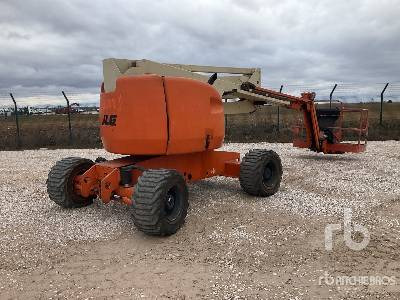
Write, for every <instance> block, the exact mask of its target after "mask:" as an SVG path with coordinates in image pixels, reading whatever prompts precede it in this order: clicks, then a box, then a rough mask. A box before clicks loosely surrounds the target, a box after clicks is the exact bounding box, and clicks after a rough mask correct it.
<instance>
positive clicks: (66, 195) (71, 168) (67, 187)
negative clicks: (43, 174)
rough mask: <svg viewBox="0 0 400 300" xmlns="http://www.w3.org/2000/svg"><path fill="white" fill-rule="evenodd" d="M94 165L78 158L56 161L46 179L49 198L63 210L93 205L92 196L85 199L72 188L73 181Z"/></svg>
mask: <svg viewBox="0 0 400 300" xmlns="http://www.w3.org/2000/svg"><path fill="white" fill-rule="evenodd" d="M93 165H94V163H93V161H91V160H90V159H86V158H80V157H67V158H64V159H62V160H60V161H58V162H57V163H56V164H55V165H54V166H53V167H52V168H51V170H50V172H49V175H48V177H47V181H46V184H47V193H48V194H49V198H50V199H51V200H52V201H54V202H55V203H57V204H58V205H60V206H61V207H64V208H78V207H84V206H87V205H90V204H92V203H93V199H94V198H95V197H94V196H91V197H88V198H85V197H82V196H80V195H78V194H77V193H76V192H75V188H74V179H75V177H76V176H78V175H82V174H83V173H85V172H86V171H87V170H89V169H90V168H91V167H92V166H93Z"/></svg>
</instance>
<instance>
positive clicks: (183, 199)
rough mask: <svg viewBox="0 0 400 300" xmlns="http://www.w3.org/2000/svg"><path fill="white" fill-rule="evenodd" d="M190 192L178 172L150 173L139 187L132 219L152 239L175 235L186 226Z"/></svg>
mask: <svg viewBox="0 0 400 300" xmlns="http://www.w3.org/2000/svg"><path fill="white" fill-rule="evenodd" d="M188 206H189V202H188V190H187V186H186V182H185V180H184V179H183V177H182V175H181V174H179V173H178V172H177V171H175V170H167V169H149V170H146V171H144V172H143V174H142V176H140V177H139V179H138V182H137V184H136V186H135V191H134V194H133V204H132V216H133V221H134V223H135V225H136V227H137V228H138V229H139V230H140V231H142V232H144V233H146V234H149V235H161V236H165V235H171V234H174V233H175V232H177V231H178V230H179V228H180V227H181V226H182V225H183V223H184V222H185V218H186V214H187V210H188Z"/></svg>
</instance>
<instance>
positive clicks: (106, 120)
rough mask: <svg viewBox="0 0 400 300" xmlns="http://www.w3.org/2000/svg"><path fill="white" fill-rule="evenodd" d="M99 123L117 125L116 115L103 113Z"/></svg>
mask: <svg viewBox="0 0 400 300" xmlns="http://www.w3.org/2000/svg"><path fill="white" fill-rule="evenodd" d="M101 125H108V126H115V125H117V115H104V117H103V122H102V123H101Z"/></svg>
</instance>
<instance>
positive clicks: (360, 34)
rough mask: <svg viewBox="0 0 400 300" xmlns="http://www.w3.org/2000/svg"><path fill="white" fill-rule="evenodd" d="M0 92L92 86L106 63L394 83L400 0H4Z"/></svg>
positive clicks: (271, 78) (270, 81) (272, 81)
mask: <svg viewBox="0 0 400 300" xmlns="http://www.w3.org/2000/svg"><path fill="white" fill-rule="evenodd" d="M0 45H1V47H0V89H13V88H17V87H23V88H27V89H37V88H43V89H48V88H54V87H55V88H64V87H70V88H76V89H85V90H86V89H87V90H96V89H97V87H98V86H99V84H100V82H101V80H102V79H101V78H102V71H101V68H102V66H101V61H102V59H103V58H107V57H118V58H130V59H140V58H147V59H152V60H156V61H160V62H171V63H190V64H206V65H222V66H243V67H261V68H262V72H263V84H264V85H266V86H279V85H280V84H281V83H283V84H288V83H290V84H307V83H313V84H314V83H320V84H330V83H333V82H350V83H354V82H355V83H382V82H396V81H397V82H399V81H400V76H399V75H400V73H399V71H400V1H398V0H397V1H396V0H392V1H391V0H380V1H378V0H375V1H373V0H337V1H317V0H315V1H314V0H307V1H294V0H293V1H292V0H281V1H275V0H273V1H267V0H212V1H211V0H210V1H206V0H204V1H202V0H199V1H189V0H188V1H173V0H171V1H168V0H158V1H148V0H146V1H141V0H130V1H128V0H127V1H123V0H118V1H115V0H114V1H104V0H98V1H87V0H83V1H79V0H69V1H61V0H60V1H57V0H37V1H35V0H1V1H0Z"/></svg>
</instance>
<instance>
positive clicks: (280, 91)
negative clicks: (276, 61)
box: [276, 85, 283, 132]
mask: <svg viewBox="0 0 400 300" xmlns="http://www.w3.org/2000/svg"><path fill="white" fill-rule="evenodd" d="M282 89H283V85H281V88H280V89H279V93H282ZM279 113H280V106H279V105H278V118H277V120H276V128H277V129H278V132H279V118H280V116H279Z"/></svg>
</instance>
